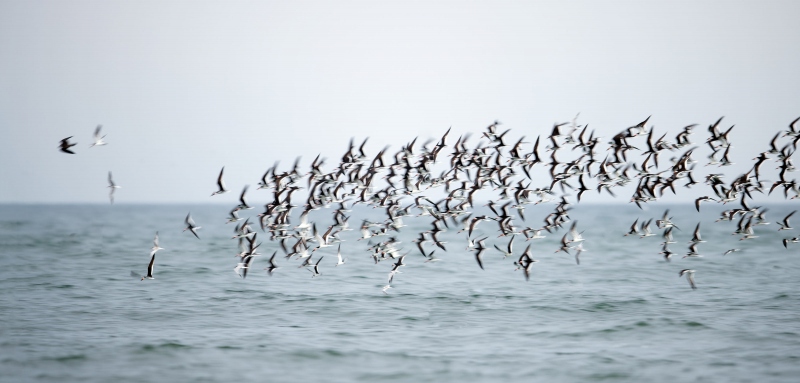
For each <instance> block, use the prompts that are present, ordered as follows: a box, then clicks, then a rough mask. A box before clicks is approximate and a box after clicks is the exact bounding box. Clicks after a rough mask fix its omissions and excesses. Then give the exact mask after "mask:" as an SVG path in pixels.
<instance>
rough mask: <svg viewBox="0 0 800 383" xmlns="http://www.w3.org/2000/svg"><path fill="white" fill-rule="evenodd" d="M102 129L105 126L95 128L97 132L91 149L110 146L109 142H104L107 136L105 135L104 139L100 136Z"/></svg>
mask: <svg viewBox="0 0 800 383" xmlns="http://www.w3.org/2000/svg"><path fill="white" fill-rule="evenodd" d="M102 128H103V125H97V128H95V130H94V142H93V143H92V144H91V145H89V147H90V148H91V147H93V146H103V145H107V144H108V143H107V142H105V141H103V139H104V138H106V135H105V134H104V135H103V136H102V137H101V136H100V129H102Z"/></svg>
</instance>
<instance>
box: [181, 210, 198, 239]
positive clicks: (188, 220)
mask: <svg viewBox="0 0 800 383" xmlns="http://www.w3.org/2000/svg"><path fill="white" fill-rule="evenodd" d="M185 221H186V228H185V229H183V231H186V230H189V231H191V232H192V234H194V236H195V237H197V239H200V237H199V236H198V235H197V230H198V229H200V228H201V227H200V226H197V225H196V224H195V223H194V220H193V219H192V213H189V214H187V215H186V220H185Z"/></svg>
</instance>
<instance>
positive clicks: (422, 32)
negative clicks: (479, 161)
mask: <svg viewBox="0 0 800 383" xmlns="http://www.w3.org/2000/svg"><path fill="white" fill-rule="evenodd" d="M522 3H523V2H520V1H508V2H498V1H477V2H476V1H473V2H466V1H452V2H444V1H439V2H431V1H418V2H412V1H395V2H390V1H361V2H357V1H305V2H303V1H285V2H267V1H219V2H210V1H126V2H121V1H8V0H0V131H1V132H2V133H3V138H4V145H3V147H2V149H0V176H2V181H0V202H97V203H107V188H106V185H107V183H106V174H107V172H108V171H109V170H111V171H113V172H114V178H115V180H116V182H117V183H118V184H120V185H122V186H123V188H122V189H120V190H119V191H118V192H117V202H118V203H125V202H209V201H211V200H210V199H209V198H210V197H209V195H210V194H211V192H213V191H214V189H215V184H214V183H215V178H216V175H217V173H218V172H219V169H220V168H221V167H222V166H225V167H226V182H227V184H228V186H229V187H230V188H231V189H232V190H234V193H229V194H228V195H226V196H224V197H215V198H225V199H224V200H223V199H220V200H215V202H227V201H233V200H235V199H236V198H237V194H238V193H236V192H235V191H238V190H240V189H241V187H242V186H244V185H245V184H250V185H251V186H255V184H256V183H257V181H258V180H259V178H260V176H261V174H262V173H263V172H264V171H265V170H266V169H267V168H268V167H269V166H270V165H272V163H273V162H274V161H276V160H281V164H282V166H283V167H284V168H285V167H288V166H290V165H291V163H292V162H293V160H294V158H295V157H296V156H298V155H302V156H303V162H302V165H303V169H307V166H308V164H309V163H310V161H311V160H312V159H313V158H314V156H316V155H317V154H318V153H322V155H323V156H325V157H328V158H329V162H328V163H329V164H330V163H332V162H334V161H337V160H338V159H339V158H340V156H341V154H342V153H343V152H344V150H345V149H346V145H347V143H348V141H349V139H350V137H356V140H357V141H359V142H360V141H361V140H363V138H365V137H367V136H370V141H369V144H368V146H367V150H368V154H369V155H374V154H375V153H377V151H379V150H380V149H381V148H382V147H383V146H385V145H391V149H390V152H393V151H396V150H398V149H399V148H400V146H401V145H402V144H404V143H406V142H408V141H410V140H412V139H413V138H414V137H415V136H420V137H421V138H420V140H421V141H422V140H424V139H425V138H428V137H433V138H437V139H438V137H439V136H440V135H441V134H442V133H443V132H444V131H445V130H446V129H447V128H448V127H450V126H452V127H453V132H452V134H451V140H450V144H452V143H454V142H455V139H456V138H457V137H458V135H460V134H463V133H465V132H473V133H478V132H480V131H481V130H482V129H484V128H485V126H486V125H488V124H490V123H491V122H492V121H494V120H495V119H498V120H500V121H502V122H503V125H502V127H503V128H511V129H512V132H511V133H510V135H511V136H513V138H514V139H516V138H517V137H519V136H522V135H526V136H527V137H528V138H529V139H528V141H530V142H532V141H533V139H534V138H535V136H536V135H538V134H543V135H546V134H549V132H550V129H551V127H552V124H553V123H554V122H562V121H569V120H571V119H572V118H573V117H574V116H575V114H577V113H580V119H579V122H580V123H584V124H585V123H588V124H589V125H590V127H591V128H594V129H597V131H598V132H600V135H602V136H603V137H607V138H610V136H611V135H613V134H614V133H617V132H619V131H620V130H622V129H624V128H626V127H628V126H631V125H634V124H636V123H638V122H639V121H641V120H643V119H644V118H646V117H647V116H649V115H653V117H652V119H651V120H650V122H651V124H652V125H654V126H655V128H656V132H657V133H663V132H670V134H669V135H668V137H670V138H672V137H674V135H675V134H677V133H678V131H679V130H680V129H681V128H682V127H683V126H685V125H688V124H691V123H698V124H700V126H699V127H698V128H697V129H696V130H695V135H694V136H693V138H694V141H695V142H698V141H702V140H704V139H705V137H706V135H707V133H706V132H705V128H706V126H708V124H710V123H712V122H714V121H715V120H716V119H717V118H719V117H720V116H725V120H724V123H723V125H724V126H725V127H728V126H730V125H731V124H736V128H735V129H734V131H733V132H732V134H731V135H732V137H731V140H732V141H733V145H734V149H733V150H735V153H734V154H733V155H732V157H733V160H734V162H737V163H738V164H740V165H741V167H740V168H739V169H738V170H737V169H733V170H726V174H730V175H731V176H735V175H737V174H738V172H737V171H746V170H747V168H749V164H750V163H751V161H750V159H751V158H753V157H755V156H756V155H757V153H758V152H760V151H763V150H765V149H766V147H767V143H768V141H769V139H770V138H771V137H772V135H774V134H775V133H776V132H777V131H778V130H780V129H784V128H786V126H787V124H788V123H789V122H790V121H791V120H793V119H794V118H796V117H798V116H800V69H798V68H800V22H798V21H797V16H798V15H799V14H800V2H795V1H671V2H658V3H657V4H654V2H642V1H606V2H599V1H536V2H527V4H522ZM98 124H103V126H104V133H105V134H107V135H108V136H107V137H106V140H107V141H108V142H109V145H107V146H104V147H99V148H92V149H88V146H89V144H90V143H91V142H90V141H91V135H92V132H93V130H94V128H95V126H96V125H98ZM659 135H660V134H659ZM67 136H75V137H74V138H73V141H77V142H78V146H76V147H75V148H74V150H75V151H76V152H77V154H76V155H67V154H63V153H60V152H59V151H58V150H57V145H58V142H59V140H60V139H62V138H64V137H67ZM605 141H607V140H604V142H605ZM475 143H477V140H475V139H474V138H473V141H472V144H475ZM603 147H604V148H605V146H603ZM733 150H732V152H733ZM697 159H700V160H701V161H702V160H703V158H697ZM328 169H329V168H328ZM773 179H774V178H773ZM548 182H549V180H546V179H543V180H542V182H541V183H542V184H547V183H548ZM595 195H596V194H595ZM266 198H267V197H265V198H264V199H266ZM628 198H629V196H624V198H622V197H621V199H622V200H623V201H621V202H625V201H626V200H627V199H628ZM250 199H251V200H252V201H255V202H258V201H259V197H257V195H256V194H255V193H253V195H252V196H251V197H250Z"/></svg>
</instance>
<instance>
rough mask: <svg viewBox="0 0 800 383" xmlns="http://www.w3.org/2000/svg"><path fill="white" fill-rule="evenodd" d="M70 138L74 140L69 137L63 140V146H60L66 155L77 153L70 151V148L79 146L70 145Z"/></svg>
mask: <svg viewBox="0 0 800 383" xmlns="http://www.w3.org/2000/svg"><path fill="white" fill-rule="evenodd" d="M70 138H72V136H69V137H67V138H65V139H63V140H61V144H59V148H60V150H61V151H62V152H64V153H69V154H75V152H73V151H72V150H69V148H71V147H73V146H75V145H77V144H72V143H70V142H69V139H70Z"/></svg>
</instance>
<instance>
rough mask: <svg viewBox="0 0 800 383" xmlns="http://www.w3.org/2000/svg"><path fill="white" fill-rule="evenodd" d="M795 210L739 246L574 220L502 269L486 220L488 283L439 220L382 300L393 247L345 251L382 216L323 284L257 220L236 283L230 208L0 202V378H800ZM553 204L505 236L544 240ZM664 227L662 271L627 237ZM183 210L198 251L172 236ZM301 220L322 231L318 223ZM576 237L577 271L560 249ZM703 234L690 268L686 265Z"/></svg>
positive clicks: (518, 247) (623, 219)
mask: <svg viewBox="0 0 800 383" xmlns="http://www.w3.org/2000/svg"><path fill="white" fill-rule="evenodd" d="M789 202H791V201H787V203H785V204H774V205H769V206H768V208H769V210H768V212H767V218H768V221H769V222H770V224H769V225H759V226H755V228H754V232H755V235H757V238H752V239H746V240H740V238H741V237H742V236H741V235H736V234H732V233H733V232H734V230H735V229H736V222H735V221H734V222H715V221H716V220H717V219H718V218H719V215H720V212H721V211H722V210H723V209H728V208H732V207H735V206H723V205H720V204H714V203H709V204H704V205H703V206H702V209H701V210H702V212H697V211H696V210H695V207H694V206H693V204H692V203H691V201H690V202H687V203H685V204H671V205H669V204H660V203H659V204H652V205H645V206H644V209H639V208H637V207H636V206H635V205H633V204H624V203H621V204H619V203H618V204H607V205H606V204H594V205H593V204H578V205H576V206H574V208H573V209H572V210H570V212H569V217H570V220H571V222H570V223H567V224H566V225H565V227H564V228H563V229H561V230H559V231H554V232H553V233H548V232H543V235H545V236H546V238H543V239H535V240H531V241H525V238H524V237H522V236H517V238H515V240H514V241H515V242H514V244H513V246H514V249H513V253H514V256H513V257H508V258H504V257H503V255H502V254H501V252H500V251H498V250H496V249H495V248H494V245H497V246H498V247H500V248H504V247H505V246H506V245H507V243H508V241H509V237H500V238H498V232H497V224H496V223H495V222H493V221H487V222H482V223H480V224H479V225H478V226H477V227H476V229H475V232H474V233H473V235H472V238H473V239H478V238H483V237H487V239H486V240H485V243H486V245H487V246H488V247H489V249H488V250H486V251H485V252H484V254H483V263H484V268H485V269H484V270H482V269H481V268H480V267H478V265H477V262H476V260H475V257H474V252H473V251H471V250H468V249H467V233H466V232H461V233H459V232H458V231H459V230H460V229H461V227H458V226H455V225H454V224H452V223H451V224H450V226H449V227H448V228H446V229H447V231H446V232H444V233H442V234H441V235H440V238H439V239H440V240H442V241H443V242H446V243H444V244H443V246H445V247H446V249H447V251H444V250H442V249H439V248H437V247H435V246H434V245H433V244H430V243H428V244H426V245H425V248H426V250H427V251H432V250H434V249H436V252H435V257H436V258H439V261H438V262H425V260H426V258H424V257H423V256H422V254H421V253H420V251H419V250H418V249H417V248H416V244H415V243H413V242H412V241H413V240H414V239H415V238H416V237H417V235H418V234H419V232H421V231H425V230H430V229H431V224H430V218H429V217H415V216H408V217H405V218H404V220H403V223H404V225H405V227H402V228H401V229H400V231H399V232H396V233H394V232H393V233H391V236H394V237H395V240H396V241H399V242H400V243H399V245H398V248H399V249H400V252H401V253H402V254H406V257H405V259H404V263H405V266H403V267H401V268H400V270H399V271H401V272H400V273H397V274H395V275H394V280H393V281H392V283H391V288H390V289H387V290H386V291H385V292H384V291H383V288H384V286H386V285H387V284H388V276H389V272H390V270H391V269H392V267H393V263H395V262H397V261H396V260H394V259H386V260H382V261H381V262H379V263H377V264H376V263H375V262H374V261H373V258H372V256H371V255H372V253H371V251H370V250H369V247H370V243H372V244H374V243H376V242H378V241H383V240H386V239H388V238H387V237H377V238H371V239H367V240H359V238H361V233H360V231H359V227H360V226H361V223H362V221H363V220H364V219H381V217H382V216H383V214H384V212H383V211H381V210H380V209H372V208H371V207H363V206H356V207H355V208H353V211H352V212H351V213H349V214H350V216H351V219H350V222H349V224H350V227H351V228H353V229H354V230H352V231H347V232H343V233H341V234H340V235H339V236H340V238H341V240H342V242H340V245H341V253H342V256H343V258H344V259H346V262H345V263H344V264H343V265H339V266H335V265H336V260H337V258H336V253H337V247H338V245H339V244H337V245H336V246H331V247H326V248H321V249H320V250H318V251H315V252H314V253H313V255H312V259H314V261H315V262H316V260H318V259H319V258H320V257H322V259H321V261H320V264H319V271H320V275H319V276H316V277H314V276H313V273H312V272H311V271H310V270H309V269H308V268H305V267H301V261H299V260H296V259H286V258H285V257H284V255H285V253H284V252H283V250H282V249H281V248H280V246H279V245H278V243H277V242H275V241H270V240H269V235H268V234H267V233H262V232H261V230H260V228H258V225H257V224H255V225H254V229H255V230H256V231H257V232H258V233H259V234H258V239H259V242H262V245H261V247H259V252H260V253H261V254H263V255H262V256H260V257H257V258H256V259H255V260H254V262H253V263H252V264H251V267H250V269H249V273H248V274H247V277H246V278H241V277H240V276H239V275H237V273H236V272H235V271H234V268H235V267H236V265H237V258H236V256H235V255H236V254H237V253H238V245H237V240H234V239H232V237H233V235H234V230H233V229H234V224H228V223H226V216H227V214H228V211H229V209H230V206H224V205H189V204H186V205H180V204H175V205H169V204H160V205H159V204H153V205H146V204H141V205H140V204H115V205H108V204H106V205H100V204H97V205H91V204H90V205H72V204H64V205H58V204H56V205H53V204H50V205H19V204H6V205H0V291H2V294H0V381H2V382H146V381H150V382H154V381H157V382H299V381H304V382H531V381H547V382H599V381H602V382H797V381H798V379H800V291H798V290H799V289H798V287H800V283H799V282H800V243H798V244H794V243H789V244H788V249H787V248H785V247H784V245H783V243H782V239H783V238H790V237H796V236H798V231H800V230H798V229H793V230H786V231H780V232H779V231H778V225H777V223H776V222H777V221H779V220H781V219H782V218H783V217H784V216H785V215H786V214H788V213H789V212H791V211H792V210H794V209H796V208H797V204H791V203H789ZM554 206H555V205H554V204H553V203H546V204H540V205H535V206H534V205H531V206H530V207H529V208H527V209H526V211H525V218H526V219H525V221H523V220H521V219H519V218H518V219H515V221H514V223H515V225H516V226H517V227H525V226H530V227H538V226H541V225H542V222H543V219H544V217H545V216H546V215H547V214H548V213H549V212H551V211H552V210H553V209H554ZM666 210H669V212H668V215H669V216H670V217H672V221H673V222H674V223H675V225H676V226H677V227H678V229H675V230H673V236H674V240H675V242H676V243H674V244H670V245H669V246H670V249H671V250H672V251H673V252H674V253H675V256H673V257H672V260H671V261H670V262H667V261H665V259H664V258H663V256H662V255H661V254H659V253H660V252H661V251H662V247H661V246H662V245H661V242H663V241H664V239H663V238H662V237H661V233H662V232H663V230H661V229H658V228H656V226H655V224H652V226H651V227H652V229H653V232H654V233H656V234H657V235H655V236H652V237H646V238H640V237H639V236H638V235H631V236H625V235H624V234H625V233H627V232H628V230H629V228H630V226H631V224H632V223H633V221H634V220H636V219H639V222H642V221H644V220H647V219H651V218H652V219H653V220H654V222H655V219H660V218H661V217H662V216H663V215H664V213H665V211H666ZM188 213H191V214H192V217H193V218H194V220H195V222H196V223H197V225H198V226H201V227H202V228H201V229H200V230H198V235H199V237H200V238H199V239H197V238H195V237H194V236H193V235H191V233H190V232H188V231H186V232H184V231H183V228H184V226H185V225H184V219H185V217H186V215H187V214H188ZM412 213H414V214H413V215H416V214H417V213H419V212H414V211H413V210H412ZM257 214H258V211H257V209H255V210H250V211H242V212H241V216H242V218H246V217H250V218H251V222H256V221H255V217H256V215H257ZM310 218H311V219H312V220H313V221H314V222H317V223H318V226H319V229H320V230H324V229H325V228H327V226H329V225H330V224H331V223H332V222H333V215H332V214H331V210H324V209H321V210H320V211H315V212H312V216H311V217H310ZM795 218H796V221H797V222H798V223H797V225H798V226H800V221H798V220H800V217H795ZM295 219H296V218H295ZM295 222H297V221H296V220H295ZM574 222H577V223H576V229H577V230H579V231H581V232H582V236H583V238H584V242H583V247H584V249H585V251H584V252H583V253H582V254H581V255H580V264H579V265H578V264H577V263H576V260H575V258H574V250H573V251H571V254H566V253H564V252H556V250H558V249H559V247H560V241H561V238H562V236H563V235H564V234H565V233H566V232H567V231H568V226H569V225H571V224H572V223H574ZM698 223H699V224H700V231H701V234H702V239H703V240H705V241H706V242H703V243H700V244H698V245H697V250H698V252H699V253H700V254H702V255H703V256H702V257H689V258H683V255H686V253H687V252H688V246H689V245H688V241H689V240H690V239H691V237H692V233H693V231H694V228H695V226H696V225H697V224H698ZM156 232H158V235H159V238H160V245H161V247H163V248H164V250H160V251H159V252H158V253H157V254H156V256H155V263H154V274H153V276H154V279H152V280H147V279H146V280H141V279H140V278H134V277H132V276H131V272H133V273H135V274H146V271H147V265H148V263H149V261H150V248H151V247H152V245H153V238H154V236H155V234H156ZM528 245H530V246H531V253H532V254H533V258H535V259H537V260H538V262H537V263H535V264H534V265H533V266H532V271H531V277H530V280H528V281H526V280H525V278H524V275H523V273H522V271H519V270H515V269H516V267H515V265H514V261H516V258H518V255H520V254H522V252H523V251H524V249H525V247H526V246H528ZM729 249H739V250H738V251H735V252H732V253H730V254H727V255H723V254H724V253H725V252H726V251H727V250H729ZM275 251H277V254H278V255H277V256H276V258H275V259H276V261H275V262H276V264H277V265H278V266H279V268H278V269H276V270H275V272H274V273H273V275H272V276H269V275H268V274H267V272H266V271H265V270H264V268H265V267H267V264H268V262H267V261H268V259H269V257H270V256H271V255H272V254H273V252H275ZM683 269H692V270H695V273H694V279H695V282H696V286H697V288H696V289H692V288H691V286H690V285H689V282H688V280H687V278H686V276H679V272H680V271H681V270H683Z"/></svg>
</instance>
